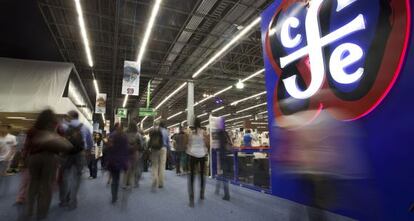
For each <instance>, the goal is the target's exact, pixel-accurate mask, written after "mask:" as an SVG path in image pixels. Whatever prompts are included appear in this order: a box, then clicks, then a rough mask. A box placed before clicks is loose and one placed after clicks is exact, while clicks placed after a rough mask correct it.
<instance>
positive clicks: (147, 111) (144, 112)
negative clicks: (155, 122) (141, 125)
mask: <svg viewBox="0 0 414 221" xmlns="http://www.w3.org/2000/svg"><path fill="white" fill-rule="evenodd" d="M155 115H157V112H156V111H154V108H140V109H139V116H140V117H146V116H155Z"/></svg>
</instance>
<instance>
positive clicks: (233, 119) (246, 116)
mask: <svg viewBox="0 0 414 221" xmlns="http://www.w3.org/2000/svg"><path fill="white" fill-rule="evenodd" d="M251 116H252V115H251V114H249V115H245V116H242V117H236V118H232V119H228V120H227V122H231V121H235V120H240V119H243V118H248V117H251Z"/></svg>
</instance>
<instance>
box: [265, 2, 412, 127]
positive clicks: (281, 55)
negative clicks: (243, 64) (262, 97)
mask: <svg viewBox="0 0 414 221" xmlns="http://www.w3.org/2000/svg"><path fill="white" fill-rule="evenodd" d="M410 19H411V18H410V6H409V1H408V0H400V1H380V0H372V1H371V0H370V1H366V0H312V1H303V0H289V1H288V0H284V1H282V2H281V3H280V1H277V2H275V4H274V5H272V6H271V7H269V9H268V10H266V11H265V12H264V13H263V14H262V38H263V41H262V42H263V48H264V60H265V67H266V81H267V84H266V85H267V90H268V93H267V94H268V96H270V97H271V98H270V97H269V100H271V101H272V102H271V103H269V113H270V111H271V112H272V113H271V114H272V116H273V115H274V116H275V117H283V116H286V115H291V114H293V113H296V112H299V111H305V110H310V109H312V110H318V109H322V108H323V107H332V108H339V109H341V112H342V114H341V115H339V114H338V115H337V116H335V117H336V118H337V119H340V120H355V119H358V118H361V117H363V116H365V115H367V114H368V113H369V112H371V111H372V110H374V109H375V108H376V107H377V106H378V105H379V104H380V103H381V101H382V100H383V99H384V98H385V97H386V95H387V94H388V92H389V91H390V90H391V88H392V87H393V85H394V83H395V81H396V80H397V78H398V75H399V73H400V71H401V68H402V66H403V63H404V60H405V58H406V54H407V53H406V52H407V48H408V42H409V37H410V36H409V35H410V28H411V26H410ZM316 113H317V114H318V113H319V112H316ZM344 113H345V114H344ZM332 114H333V115H335V114H334V113H332ZM315 118H316V116H310V118H309V119H315Z"/></svg>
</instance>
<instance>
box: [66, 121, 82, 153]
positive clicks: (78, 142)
mask: <svg viewBox="0 0 414 221" xmlns="http://www.w3.org/2000/svg"><path fill="white" fill-rule="evenodd" d="M82 126H83V124H79V126H77V127H73V126H70V125H69V128H68V129H67V131H66V133H65V138H66V139H67V140H68V141H69V142H70V143H71V144H72V145H73V148H72V150H71V151H69V154H77V153H80V152H81V151H82V150H83V149H84V147H85V142H84V140H83V137H82V133H81V129H82Z"/></svg>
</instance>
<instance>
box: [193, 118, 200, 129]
mask: <svg viewBox="0 0 414 221" xmlns="http://www.w3.org/2000/svg"><path fill="white" fill-rule="evenodd" d="M200 129H202V127H201V120H200V118H194V124H193V130H194V132H195V133H197V132H198V130H200Z"/></svg>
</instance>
